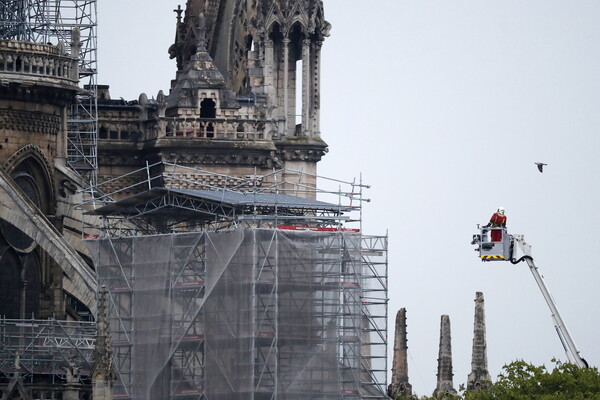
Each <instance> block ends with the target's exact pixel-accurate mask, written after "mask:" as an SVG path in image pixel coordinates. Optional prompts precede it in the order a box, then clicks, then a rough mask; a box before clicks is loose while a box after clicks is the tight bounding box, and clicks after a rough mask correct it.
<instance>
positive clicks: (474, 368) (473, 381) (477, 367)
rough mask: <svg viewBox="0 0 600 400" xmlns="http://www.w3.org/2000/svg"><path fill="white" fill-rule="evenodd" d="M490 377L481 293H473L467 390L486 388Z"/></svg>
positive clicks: (490, 379)
mask: <svg viewBox="0 0 600 400" xmlns="http://www.w3.org/2000/svg"><path fill="white" fill-rule="evenodd" d="M491 381H492V378H491V377H490V374H489V372H488V365H487V343H486V339H485V310H484V300H483V293H481V292H477V293H476V294H475V321H474V323H473V355H472V357H471V373H470V374H469V376H468V378H467V390H476V389H486V388H487V387H489V384H490V383H491Z"/></svg>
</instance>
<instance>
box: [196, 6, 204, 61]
mask: <svg viewBox="0 0 600 400" xmlns="http://www.w3.org/2000/svg"><path fill="white" fill-rule="evenodd" d="M196 34H197V35H198V47H197V48H196V54H198V53H199V52H205V51H206V18H205V17H204V13H200V15H199V16H198V27H197V29H196Z"/></svg>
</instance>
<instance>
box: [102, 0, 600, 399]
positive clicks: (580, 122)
mask: <svg viewBox="0 0 600 400" xmlns="http://www.w3.org/2000/svg"><path fill="white" fill-rule="evenodd" d="M184 3H185V1H184V0H179V1H176V0H144V1H142V0H127V1H126V2H123V1H120V0H102V1H99V2H98V23H99V28H98V33H99V37H98V47H99V51H98V54H99V59H98V65H99V83H101V84H109V85H110V86H111V95H112V96H113V98H119V97H124V98H126V99H128V100H132V99H137V98H138V96H139V94H140V93H141V92H145V93H147V94H148V96H149V97H151V96H156V93H157V92H158V90H160V89H162V90H164V91H165V92H168V88H169V81H170V80H171V79H173V78H174V76H175V62H174V61H173V60H169V59H168V55H167V49H168V47H169V45H170V44H171V43H172V42H173V38H174V25H175V15H174V13H173V12H172V11H171V10H172V9H173V8H175V7H176V6H177V4H182V6H183V5H184ZM324 3H325V16H326V19H327V20H328V21H329V22H331V24H332V25H333V28H332V31H331V37H329V38H328V39H327V40H326V41H325V43H324V46H323V66H322V86H323V87H322V107H321V115H322V129H321V130H322V137H323V139H324V140H325V141H327V143H328V144H329V146H330V151H329V153H328V154H327V155H326V156H325V157H324V159H323V161H322V162H321V163H320V164H319V172H320V174H323V175H326V176H332V177H336V178H340V179H344V180H351V179H352V178H353V177H357V176H359V175H360V174H362V177H363V180H364V181H365V182H366V183H368V184H370V185H372V189H370V191H369V193H368V197H370V198H371V199H372V202H371V203H369V204H368V205H367V206H366V208H365V210H364V228H365V229H364V230H365V232H366V233H370V234H385V233H386V231H387V232H388V233H389V239H390V242H389V244H390V257H389V262H390V264H389V267H390V278H389V285H390V302H389V306H390V307H389V314H390V331H389V343H390V346H389V347H390V353H391V348H392V344H393V320H392V318H393V317H394V316H395V313H396V311H397V310H398V309H399V308H401V307H406V308H407V317H408V338H409V376H410V381H411V383H412V384H413V389H414V391H416V392H417V393H419V394H420V395H430V394H431V392H432V391H433V390H434V388H435V385H436V368H437V361H436V360H437V352H438V343H439V327H440V316H441V315H442V314H448V315H449V316H450V321H451V324H452V350H453V356H454V385H455V387H456V388H458V386H459V385H460V384H462V383H465V382H466V378H467V375H468V373H469V372H470V368H471V364H470V362H471V348H472V332H473V310H474V302H473V300H474V298H475V292H476V291H482V292H483V293H484V296H485V301H486V302H485V307H486V320H487V341H488V359H489V369H490V372H491V374H492V377H494V378H495V377H496V376H497V374H498V373H499V372H500V370H501V368H502V366H503V365H504V364H506V363H509V362H511V361H513V360H516V359H523V360H525V361H529V362H533V363H535V364H542V363H545V364H547V365H550V364H551V363H550V360H551V359H552V358H553V357H557V358H559V359H563V360H564V359H565V358H566V357H565V354H564V351H563V349H562V346H561V344H560V341H559V339H558V336H557V334H556V332H555V330H554V327H553V325H552V320H551V317H550V312H549V310H548V307H547V306H546V304H545V302H544V300H543V297H542V295H541V293H540V292H539V290H538V288H537V286H536V284H535V281H534V279H533V277H532V276H531V273H530V272H529V270H528V268H527V266H526V265H525V264H524V263H521V264H518V265H512V264H510V263H507V262H496V263H482V262H480V261H479V259H478V257H477V253H475V252H474V251H473V247H472V246H471V245H470V241H471V236H472V234H473V233H475V228H476V224H477V223H485V222H487V220H488V219H489V217H490V216H491V214H492V213H493V212H494V211H495V209H496V208H497V207H498V206H504V207H505V208H506V213H507V216H508V227H509V230H510V231H511V233H522V234H525V237H526V239H527V241H528V242H529V243H530V244H532V245H533V256H534V258H535V260H536V263H537V265H538V267H539V268H540V271H541V272H542V274H543V275H544V276H545V278H546V283H547V285H548V286H549V288H550V291H551V292H552V294H553V296H554V299H555V300H556V302H557V304H558V307H559V309H560V311H561V313H562V315H563V318H564V320H565V322H566V324H567V326H568V327H569V329H570V331H571V334H572V336H573V338H574V339H575V342H576V343H577V345H578V347H579V349H580V351H581V354H582V355H583V356H584V358H586V359H587V361H588V362H589V363H590V364H592V365H594V366H598V365H599V364H600V346H599V345H598V340H599V339H600V334H599V330H600V313H599V312H598V305H599V300H600V291H599V290H598V285H599V283H600V260H599V247H600V246H599V244H598V240H599V238H598V233H597V231H598V226H600V191H599V189H598V177H599V176H600V165H599V163H598V155H599V153H600V143H599V142H600V139H599V135H598V130H599V128H600V112H599V110H600V87H599V86H600V79H599V76H600V74H599V73H600V57H599V55H600V29H598V21H600V2H598V1H596V0H589V1H583V0H574V1H568V2H567V1H555V0H512V1H511V0H501V1H500V0H488V1H479V0H472V1H466V0H465V1H459V0H440V1H431V0H414V1H404V0H376V1H372V2H369V3H368V4H369V6H365V4H366V2H365V1H363V0H324ZM536 161H542V162H545V163H548V166H547V167H546V170H545V171H544V173H543V174H541V173H539V172H538V171H537V169H536V167H535V165H534V162H536ZM389 368H391V358H390V360H389Z"/></svg>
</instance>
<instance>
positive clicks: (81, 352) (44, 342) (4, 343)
mask: <svg viewBox="0 0 600 400" xmlns="http://www.w3.org/2000/svg"><path fill="white" fill-rule="evenodd" d="M95 344H96V323H95V322H82V321H79V322H77V321H59V320H55V319H47V320H39V319H4V318H0V381H4V382H8V381H9V380H10V378H11V377H12V375H13V374H14V373H15V372H16V371H17V370H19V371H20V374H21V377H22V378H23V381H24V382H25V383H28V382H32V383H33V382H35V379H38V378H39V377H40V376H41V375H45V376H47V379H46V382H47V383H49V384H54V383H63V382H65V380H66V377H67V374H68V373H69V372H68V371H69V369H72V368H73V366H77V367H78V370H77V374H79V377H81V379H82V380H84V381H85V380H86V379H89V378H90V373H91V370H92V356H93V351H94V346H95ZM71 372H72V371H71Z"/></svg>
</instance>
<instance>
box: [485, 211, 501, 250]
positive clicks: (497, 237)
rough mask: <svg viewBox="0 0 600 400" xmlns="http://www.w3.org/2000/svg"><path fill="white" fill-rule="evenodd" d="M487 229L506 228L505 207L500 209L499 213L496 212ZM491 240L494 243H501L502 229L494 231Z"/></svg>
mask: <svg viewBox="0 0 600 400" xmlns="http://www.w3.org/2000/svg"><path fill="white" fill-rule="evenodd" d="M484 227H485V228H487V227H492V228H506V215H504V207H498V211H496V212H495V213H494V214H493V215H492V217H491V218H490V222H489V223H488V224H487V225H484ZM490 236H491V240H492V242H501V241H502V230H501V229H492V232H491V235H490Z"/></svg>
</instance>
